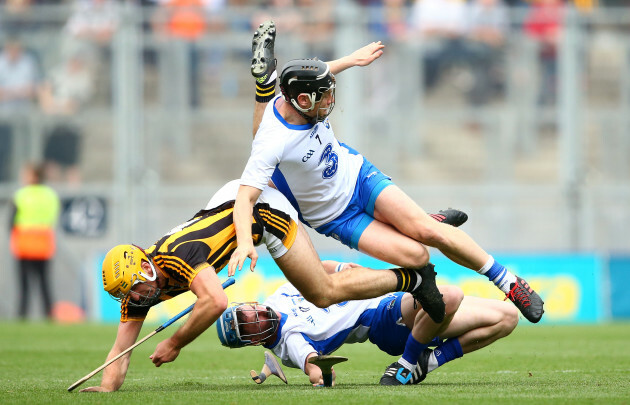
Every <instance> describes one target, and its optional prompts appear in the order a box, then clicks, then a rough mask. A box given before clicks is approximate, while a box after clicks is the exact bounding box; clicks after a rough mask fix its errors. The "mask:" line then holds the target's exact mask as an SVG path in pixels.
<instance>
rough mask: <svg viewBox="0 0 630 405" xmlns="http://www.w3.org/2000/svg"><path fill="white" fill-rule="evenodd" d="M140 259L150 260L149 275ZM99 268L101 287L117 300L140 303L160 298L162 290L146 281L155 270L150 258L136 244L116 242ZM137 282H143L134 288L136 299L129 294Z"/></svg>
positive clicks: (150, 278)
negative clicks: (101, 274)
mask: <svg viewBox="0 0 630 405" xmlns="http://www.w3.org/2000/svg"><path fill="white" fill-rule="evenodd" d="M142 261H145V262H147V263H149V266H151V270H152V273H153V274H152V275H149V274H147V273H145V271H144V269H143V268H142ZM102 271H103V288H104V289H105V291H107V292H108V293H109V295H111V297H112V298H113V299H115V300H116V301H120V302H126V303H127V304H128V305H132V306H140V307H147V306H151V305H154V304H155V303H157V302H159V301H160V294H161V290H160V289H159V288H158V287H156V286H154V285H150V284H147V283H146V282H147V281H155V280H156V279H157V270H156V268H155V266H154V265H153V261H152V260H151V259H149V258H148V257H147V255H146V254H145V253H144V250H142V249H141V248H139V247H138V246H135V245H118V246H115V247H114V248H112V249H111V250H110V251H109V252H107V255H105V260H103V266H102ZM138 284H144V286H142V287H138V288H137V289H136V290H134V292H135V294H136V295H137V296H138V297H139V299H138V300H132V299H131V297H130V296H129V294H130V292H131V291H132V290H133V288H134V286H136V285H138Z"/></svg>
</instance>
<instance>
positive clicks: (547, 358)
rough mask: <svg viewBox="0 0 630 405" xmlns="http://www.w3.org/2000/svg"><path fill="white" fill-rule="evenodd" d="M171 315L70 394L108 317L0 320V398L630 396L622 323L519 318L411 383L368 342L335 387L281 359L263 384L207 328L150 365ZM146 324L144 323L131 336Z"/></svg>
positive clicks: (314, 400) (626, 326) (108, 335)
mask: <svg viewBox="0 0 630 405" xmlns="http://www.w3.org/2000/svg"><path fill="white" fill-rule="evenodd" d="M177 326H178V325H177V324H176V325H173V326H171V327H170V328H168V329H166V330H164V331H162V332H160V333H159V334H157V335H156V336H154V337H153V338H151V339H150V340H148V341H147V342H145V343H143V344H142V345H141V346H139V347H138V348H137V349H136V350H135V351H134V353H133V355H132V359H131V366H130V368H129V372H128V374H127V379H126V381H125V384H124V385H123V387H122V389H121V390H120V391H118V392H116V393H108V394H102V393H79V392H78V391H79V389H81V388H85V387H88V386H91V385H98V383H99V382H100V376H101V373H99V374H97V375H96V376H95V377H93V378H92V379H91V380H89V381H87V382H86V383H84V384H83V385H82V386H80V387H79V388H77V389H76V390H75V391H74V392H72V393H69V392H67V388H68V386H70V385H71V384H72V383H74V382H75V381H76V380H78V379H79V378H81V377H83V376H84V375H86V374H88V373H89V372H91V371H92V370H94V369H95V368H97V367H98V366H100V365H101V364H103V362H104V360H105V356H106V354H107V352H108V351H109V349H110V347H111V345H112V343H113V340H114V337H115V334H116V325H113V324H110V325H96V324H81V325H59V324H50V323H11V322H6V321H5V322H2V323H0V330H1V332H0V404H56V403H73V404H83V403H87V404H92V403H96V404H107V405H113V404H125V405H128V404H131V403H136V404H153V403H155V404H158V403H159V404H187V403H206V404H248V405H252V404H267V403H278V404H282V405H289V404H299V405H303V404H325V405H331V404H343V405H346V404H407V403H414V404H415V403H446V404H471V403H475V404H476V403H479V404H493V403H497V404H499V403H500V404H516V403H519V404H520V403H528V404H542V403H546V404H583V403H584V404H592V403H600V404H630V323H613V324H601V325H589V326H548V325H529V324H526V321H523V320H521V324H520V325H519V326H518V327H517V328H516V330H515V331H514V333H513V334H512V335H510V336H508V337H507V338H505V339H503V340H501V341H499V342H497V343H495V344H494V345H492V346H490V347H488V348H486V349H482V350H480V351H478V352H474V353H471V354H468V355H465V356H464V358H462V359H459V360H456V361H454V362H451V363H449V364H447V365H446V366H444V367H441V368H440V369H438V370H436V371H435V372H433V373H431V374H429V376H428V377H427V379H426V380H425V381H424V382H423V383H422V384H420V385H416V386H408V387H380V386H379V385H378V380H379V378H380V376H381V373H382V372H383V371H384V369H385V366H387V365H388V364H389V363H391V362H392V361H394V360H395V358H393V357H390V356H388V355H386V354H384V353H381V352H379V351H378V350H377V349H376V348H375V347H374V346H372V345H371V344H369V343H363V344H354V345H347V346H345V347H342V349H341V350H339V351H337V352H336V353H335V354H338V355H342V356H347V357H349V358H350V360H349V361H348V362H345V363H341V364H339V365H337V367H336V371H337V384H338V385H337V386H336V387H334V388H313V387H311V386H310V385H309V384H308V379H307V378H306V376H304V375H303V374H302V372H301V371H299V370H294V369H288V368H286V367H285V368H284V370H285V373H286V375H287V378H288V381H289V384H288V385H284V384H283V383H282V382H281V381H280V380H279V379H278V378H276V377H274V376H271V377H269V379H268V380H267V381H266V382H265V383H264V384H262V385H256V384H255V383H254V382H253V381H252V380H251V378H250V377H249V370H251V369H254V370H256V371H257V372H259V371H260V369H261V367H262V363H263V358H264V356H263V350H264V349H263V348H260V347H250V348H244V349H232V350H230V349H227V348H224V347H222V346H221V345H220V344H219V341H218V339H217V337H216V332H215V329H214V327H212V328H211V329H209V330H208V331H207V332H206V333H205V334H203V335H202V336H200V337H199V338H198V339H197V340H196V341H194V342H193V343H192V344H190V345H189V346H188V347H186V348H184V349H183V350H182V352H181V354H180V356H179V358H178V359H177V360H176V361H175V362H173V363H170V364H166V365H164V366H162V367H160V368H155V367H154V366H153V365H152V363H151V362H150V360H149V359H148V357H149V355H150V354H151V353H153V350H154V348H155V345H156V344H157V343H158V342H160V341H161V340H162V339H165V338H166V337H168V336H170V335H171V334H172V333H173V331H174V330H175V328H176V327H177ZM155 327H156V325H153V326H152V327H151V326H148V325H147V326H145V328H144V329H143V331H142V333H141V335H140V336H141V337H142V336H145V335H146V334H148V333H149V332H151V331H152V330H153V329H155Z"/></svg>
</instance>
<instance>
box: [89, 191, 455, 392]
mask: <svg viewBox="0 0 630 405" xmlns="http://www.w3.org/2000/svg"><path fill="white" fill-rule="evenodd" d="M238 187H239V184H238V180H234V181H232V182H230V183H228V184H227V185H225V186H224V187H223V188H222V189H221V190H219V191H218V192H217V193H216V194H215V195H214V196H213V197H212V198H211V200H210V202H209V203H208V204H207V206H206V209H204V210H201V211H199V212H198V213H197V214H195V216H194V217H193V218H192V219H191V220H189V221H187V222H185V223H183V224H181V225H179V226H177V227H175V228H173V229H172V230H171V231H170V232H168V233H167V234H166V235H164V236H163V237H162V238H161V239H160V240H158V241H157V242H156V243H155V244H154V245H153V246H151V247H150V248H148V249H146V250H144V249H141V248H139V247H137V246H135V245H118V246H116V247H114V248H113V249H111V250H110V251H109V252H108V253H107V255H106V256H105V259H104V261H103V267H102V273H103V287H104V289H105V291H107V292H108V293H109V294H110V295H111V296H112V297H113V298H114V299H117V300H119V301H120V302H121V317H120V323H119V326H118V334H117V336H116V341H115V342H114V346H113V347H112V349H111V351H110V352H109V355H108V356H107V358H108V359H111V358H113V357H115V356H117V355H118V354H120V353H122V351H123V350H125V349H127V348H128V347H130V346H131V345H132V344H133V343H134V342H135V341H136V339H137V338H138V335H139V333H140V329H141V328H142V324H143V321H144V319H145V317H146V315H147V313H148V312H149V309H150V308H151V307H152V306H154V305H156V304H158V303H159V302H161V301H162V300H165V299H169V298H172V297H174V296H176V295H179V294H181V293H183V292H186V291H189V290H190V291H192V292H193V293H194V294H195V295H196V296H197V301H196V303H195V307H194V309H193V310H192V312H191V315H190V317H189V318H188V321H187V322H186V323H185V324H183V325H182V326H181V327H180V328H179V329H178V330H177V331H176V332H175V334H174V335H173V336H171V337H170V338H168V339H166V340H164V341H162V342H160V343H159V344H158V345H157V347H156V349H155V352H154V353H153V354H152V355H151V356H150V358H151V359H152V361H153V363H154V364H155V366H156V367H159V366H161V365H162V364H163V363H168V362H171V361H174V360H175V359H176V358H177V356H178V355H179V352H180V350H181V349H182V348H183V347H184V346H186V345H187V344H188V343H190V342H191V341H193V340H194V339H195V338H197V336H199V335H200V334H201V333H202V332H204V331H205V330H206V329H207V328H208V327H210V326H211V325H212V324H213V323H214V322H215V321H216V320H217V319H218V318H219V316H221V314H222V313H223V311H225V309H226V308H227V305H228V302H227V296H226V295H225V292H224V291H223V289H222V288H221V283H220V282H219V278H218V276H217V273H218V272H219V271H221V269H223V267H225V265H226V264H227V263H228V261H229V259H230V256H231V254H232V252H234V249H235V248H236V238H235V230H234V223H233V221H232V212H233V210H234V198H235V197H236V194H237V192H238ZM457 213H459V212H457ZM460 214H461V213H460ZM446 219H447V220H448V219H449V218H446ZM250 226H251V227H252V231H253V235H252V238H253V239H252V242H253V243H255V244H262V243H264V244H265V245H266V246H267V249H268V251H269V253H270V254H271V256H272V257H273V258H274V260H275V261H276V263H277V264H278V266H279V267H280V269H281V270H282V272H283V273H284V274H285V276H286V277H287V279H288V280H289V281H291V283H293V285H295V286H296V287H297V288H298V289H299V290H300V291H301V292H302V294H303V295H304V296H305V297H307V298H308V299H309V300H310V301H311V302H313V303H314V304H315V305H317V306H319V307H322V308H324V307H328V306H330V305H332V304H335V303H338V302H342V301H344V300H349V299H364V298H370V297H376V296H379V295H382V294H385V293H387V292H390V291H400V290H402V291H416V292H417V291H424V290H425V289H426V285H427V283H428V284H429V287H431V285H433V286H435V280H434V279H433V280H432V281H431V282H429V281H427V280H426V279H425V280H423V281H421V282H420V281H419V280H418V279H419V277H417V276H416V275H415V273H410V272H408V271H406V270H405V269H390V270H370V269H366V268H358V267H357V268H353V269H352V271H347V272H343V273H338V274H332V275H331V274H328V273H327V272H326V270H325V269H324V267H323V265H322V263H321V262H320V260H319V257H318V256H317V253H316V252H315V250H314V249H313V246H312V244H311V242H310V240H309V238H308V235H307V233H306V232H305V230H304V228H303V227H302V226H301V225H300V224H299V221H298V217H297V212H296V211H295V210H294V209H293V207H291V204H290V203H289V202H288V201H287V200H286V198H285V197H284V196H283V195H282V194H280V192H278V191H277V190H274V189H271V188H269V189H267V190H265V192H264V193H262V194H261V196H260V200H259V201H258V202H257V203H256V205H255V206H254V209H253V211H252V215H251V216H250ZM229 275H231V274H229ZM401 276H402V277H409V278H405V279H404V281H405V282H401V281H400V280H401ZM411 280H415V282H410V281H411ZM130 356H131V352H129V353H127V354H126V355H125V356H123V357H122V358H121V360H119V361H116V362H114V363H112V364H111V365H109V366H107V367H106V368H105V371H104V373H103V378H102V380H101V385H100V386H96V387H89V388H85V389H83V390H81V391H82V392H88V391H116V390H118V389H119V388H120V387H121V385H122V384H123V382H124V379H125V375H126V373H127V369H128V367H129V358H130Z"/></svg>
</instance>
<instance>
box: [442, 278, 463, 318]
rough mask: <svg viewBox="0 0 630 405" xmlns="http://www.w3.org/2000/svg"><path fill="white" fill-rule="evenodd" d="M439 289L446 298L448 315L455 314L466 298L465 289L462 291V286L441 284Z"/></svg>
mask: <svg viewBox="0 0 630 405" xmlns="http://www.w3.org/2000/svg"><path fill="white" fill-rule="evenodd" d="M439 289H440V292H441V293H442V298H443V299H444V305H445V310H446V316H447V317H448V316H451V315H454V314H455V312H457V310H458V309H459V305H460V304H461V303H462V300H463V299H464V291H462V289H461V288H459V287H456V286H452V285H447V286H440V287H439Z"/></svg>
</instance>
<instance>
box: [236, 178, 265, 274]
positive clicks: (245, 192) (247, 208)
mask: <svg viewBox="0 0 630 405" xmlns="http://www.w3.org/2000/svg"><path fill="white" fill-rule="evenodd" d="M261 193H262V190H259V189H257V188H255V187H251V186H240V187H239V189H238V194H237V196H236V202H235V203H234V214H233V215H234V228H235V229H236V242H237V244H238V246H237V248H236V250H234V253H232V257H231V258H230V262H229V263H228V276H230V277H232V276H233V275H234V274H235V273H236V270H239V271H240V270H241V269H242V268H243V263H245V260H246V259H247V258H248V257H249V258H250V259H251V264H250V266H249V269H250V270H251V271H254V267H256V262H257V261H258V253H256V248H255V247H254V241H253V239H252V214H253V210H254V204H255V203H256V201H257V200H258V197H260V194H261Z"/></svg>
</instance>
